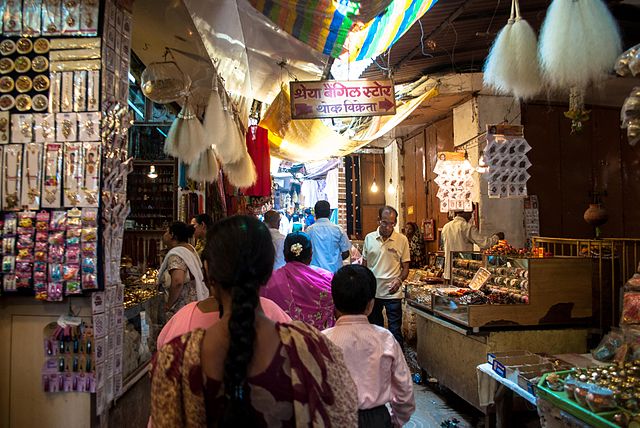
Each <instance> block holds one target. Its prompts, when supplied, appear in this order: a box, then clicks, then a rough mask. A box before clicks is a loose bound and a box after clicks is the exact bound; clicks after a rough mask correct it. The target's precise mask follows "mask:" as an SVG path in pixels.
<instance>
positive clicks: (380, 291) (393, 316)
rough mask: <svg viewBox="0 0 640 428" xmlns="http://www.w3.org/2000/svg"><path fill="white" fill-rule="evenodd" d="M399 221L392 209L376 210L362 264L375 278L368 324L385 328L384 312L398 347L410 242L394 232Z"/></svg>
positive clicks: (402, 343)
mask: <svg viewBox="0 0 640 428" xmlns="http://www.w3.org/2000/svg"><path fill="white" fill-rule="evenodd" d="M397 221H398V212H397V211H396V210H395V208H393V207H390V206H384V207H382V208H380V210H379V211H378V224H379V226H378V229H377V230H376V231H374V232H371V233H369V234H368V235H367V236H366V237H365V238H364V245H363V248H362V258H363V265H364V266H367V267H368V268H369V269H371V271H372V272H373V274H374V275H375V277H376V299H375V303H374V305H373V311H372V312H371V315H369V321H370V322H371V323H372V324H376V325H379V326H382V327H384V318H383V317H382V308H384V309H385V311H386V313H387V322H388V324H389V331H391V333H392V334H393V336H394V337H395V338H396V340H397V341H398V343H399V344H400V346H404V341H403V337H402V281H404V280H405V279H407V276H408V275H409V262H410V261H411V255H410V253H409V241H408V240H407V237H406V236H404V235H402V234H400V233H398V232H396V231H395V230H394V227H395V226H396V224H397Z"/></svg>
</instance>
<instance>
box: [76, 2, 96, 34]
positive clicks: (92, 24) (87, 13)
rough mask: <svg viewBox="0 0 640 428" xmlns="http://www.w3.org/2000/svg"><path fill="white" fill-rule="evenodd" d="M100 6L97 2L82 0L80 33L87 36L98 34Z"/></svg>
mask: <svg viewBox="0 0 640 428" xmlns="http://www.w3.org/2000/svg"><path fill="white" fill-rule="evenodd" d="M99 12H100V4H99V2H98V0H82V1H81V4H80V14H81V15H80V32H81V33H82V34H84V35H87V36H95V35H96V34H97V33H98V18H99V16H100V15H99Z"/></svg>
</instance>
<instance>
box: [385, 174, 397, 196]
mask: <svg viewBox="0 0 640 428" xmlns="http://www.w3.org/2000/svg"><path fill="white" fill-rule="evenodd" d="M387 192H389V194H390V195H395V194H396V186H394V185H393V178H389V186H388V187H387Z"/></svg>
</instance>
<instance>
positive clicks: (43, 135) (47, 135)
mask: <svg viewBox="0 0 640 428" xmlns="http://www.w3.org/2000/svg"><path fill="white" fill-rule="evenodd" d="M54 119H55V116H54V114H53V113H43V114H34V115H33V123H34V126H33V129H34V134H35V141H36V143H52V142H54V141H55V139H56V135H55V129H54Z"/></svg>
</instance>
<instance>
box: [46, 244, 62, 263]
mask: <svg viewBox="0 0 640 428" xmlns="http://www.w3.org/2000/svg"><path fill="white" fill-rule="evenodd" d="M63 261H64V245H51V246H49V263H62V262H63Z"/></svg>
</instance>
